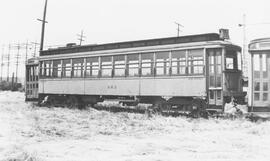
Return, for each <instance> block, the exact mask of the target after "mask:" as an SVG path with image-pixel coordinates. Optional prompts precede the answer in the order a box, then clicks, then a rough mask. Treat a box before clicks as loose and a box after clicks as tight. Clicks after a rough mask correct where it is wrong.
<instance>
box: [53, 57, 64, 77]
mask: <svg viewBox="0 0 270 161" xmlns="http://www.w3.org/2000/svg"><path fill="white" fill-rule="evenodd" d="M61 68H62V67H61V60H53V73H52V76H53V77H54V78H59V77H61Z"/></svg>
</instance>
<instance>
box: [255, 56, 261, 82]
mask: <svg viewBox="0 0 270 161" xmlns="http://www.w3.org/2000/svg"><path fill="white" fill-rule="evenodd" d="M260 64H261V63H260V55H259V54H256V55H254V57H253V68H254V78H260Z"/></svg>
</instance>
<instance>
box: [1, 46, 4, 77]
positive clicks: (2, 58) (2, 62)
mask: <svg viewBox="0 0 270 161" xmlns="http://www.w3.org/2000/svg"><path fill="white" fill-rule="evenodd" d="M4 49H5V46H4V45H3V46H2V55H1V81H2V80H3V67H4Z"/></svg>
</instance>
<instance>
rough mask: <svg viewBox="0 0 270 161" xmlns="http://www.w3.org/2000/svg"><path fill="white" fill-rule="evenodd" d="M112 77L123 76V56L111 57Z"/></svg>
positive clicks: (124, 64)
mask: <svg viewBox="0 0 270 161" xmlns="http://www.w3.org/2000/svg"><path fill="white" fill-rule="evenodd" d="M113 62H114V63H113V65H114V76H116V77H121V76H125V66H126V63H125V55H117V56H114V57H113Z"/></svg>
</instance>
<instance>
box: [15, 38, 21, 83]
mask: <svg viewBox="0 0 270 161" xmlns="http://www.w3.org/2000/svg"><path fill="white" fill-rule="evenodd" d="M16 47H17V55H16V57H15V58H16V63H15V65H16V71H15V74H16V78H15V83H18V66H19V58H20V48H21V46H20V43H18V45H17V46H16Z"/></svg>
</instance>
